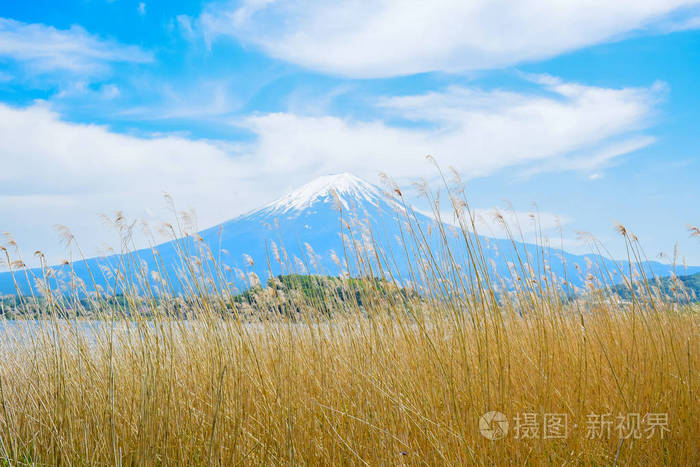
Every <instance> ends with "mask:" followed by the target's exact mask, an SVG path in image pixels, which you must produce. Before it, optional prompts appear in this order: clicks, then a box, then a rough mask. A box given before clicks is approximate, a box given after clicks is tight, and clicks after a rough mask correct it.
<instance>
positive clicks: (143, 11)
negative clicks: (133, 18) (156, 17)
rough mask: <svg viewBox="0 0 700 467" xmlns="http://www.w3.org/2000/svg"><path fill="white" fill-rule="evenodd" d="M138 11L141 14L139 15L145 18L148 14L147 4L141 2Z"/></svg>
mask: <svg viewBox="0 0 700 467" xmlns="http://www.w3.org/2000/svg"><path fill="white" fill-rule="evenodd" d="M137 11H138V12H139V15H141V16H144V15H145V14H146V4H145V3H144V2H139V6H138V8H137Z"/></svg>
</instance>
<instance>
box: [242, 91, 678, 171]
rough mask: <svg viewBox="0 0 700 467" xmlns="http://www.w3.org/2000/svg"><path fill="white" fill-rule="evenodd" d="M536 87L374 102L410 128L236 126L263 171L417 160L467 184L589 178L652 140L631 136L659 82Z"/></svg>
mask: <svg viewBox="0 0 700 467" xmlns="http://www.w3.org/2000/svg"><path fill="white" fill-rule="evenodd" d="M545 81H546V82H545V84H544V89H543V90H542V92H539V93H535V94H522V93H515V92H510V91H501V90H495V91H482V90H479V89H472V88H464V87H451V88H448V89H447V90H445V91H442V92H430V93H427V94H422V95H417V96H405V97H395V98H388V99H383V100H380V101H379V105H380V106H381V107H382V108H383V109H384V110H385V111H386V112H389V113H391V114H392V115H393V116H395V117H400V118H403V119H411V120H414V125H412V126H389V125H387V124H386V123H384V122H382V121H379V120H376V121H348V120H343V119H340V118H337V117H329V116H324V117H308V116H299V115H295V114H289V113H277V114H265V115H258V116H253V117H249V118H248V119H246V120H245V121H244V122H243V124H244V125H246V126H248V128H250V129H251V130H252V131H253V132H254V133H256V134H257V135H258V146H257V147H256V153H257V154H258V157H260V158H261V159H262V160H264V161H266V163H265V167H266V168H267V170H269V171H277V170H292V169H294V170H299V171H307V172H313V171H321V172H334V171H338V170H350V171H354V172H356V173H358V174H364V175H369V174H374V173H376V172H377V171H384V172H387V173H389V174H392V175H394V176H397V177H402V176H406V177H414V176H416V175H419V174H421V173H422V172H423V171H424V169H425V165H424V162H423V160H422V158H423V156H425V155H426V154H431V155H434V156H435V157H436V158H437V159H438V161H440V163H441V164H442V165H443V166H448V165H451V166H453V167H455V168H456V169H457V170H459V171H460V172H461V173H462V174H463V175H464V176H465V177H467V178H472V177H476V176H483V175H488V174H491V173H493V172H495V171H497V170H499V169H502V168H505V167H511V166H515V165H523V164H533V163H536V164H537V165H543V166H545V167H546V166H551V167H549V168H548V170H566V169H575V170H581V171H584V172H589V171H593V170H597V169H599V168H600V167H601V166H602V165H604V164H607V163H609V162H610V161H611V160H612V159H613V158H614V157H616V156H619V155H621V154H624V153H628V152H630V151H633V150H636V149H640V148H641V147H644V146H645V145H648V144H651V143H652V142H653V139H652V138H650V137H648V136H643V135H642V136H640V135H637V134H636V132H637V131H638V130H641V129H643V128H645V127H646V126H647V125H648V124H649V121H650V119H651V117H652V116H653V112H654V107H655V104H656V103H657V102H658V100H659V99H661V98H662V97H663V95H664V93H665V90H664V89H665V88H664V86H662V85H655V86H652V87H650V88H623V89H607V88H598V87H591V86H583V85H579V84H574V83H564V82H560V81H558V80H556V79H554V78H547V80H545ZM537 165H536V166H534V167H537ZM529 169H530V170H534V168H533V166H531V165H530V167H529Z"/></svg>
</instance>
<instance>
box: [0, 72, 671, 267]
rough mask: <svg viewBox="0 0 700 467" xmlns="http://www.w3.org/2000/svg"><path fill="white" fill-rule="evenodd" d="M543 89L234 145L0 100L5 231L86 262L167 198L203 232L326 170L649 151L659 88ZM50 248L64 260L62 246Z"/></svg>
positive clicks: (472, 168)
mask: <svg viewBox="0 0 700 467" xmlns="http://www.w3.org/2000/svg"><path fill="white" fill-rule="evenodd" d="M540 81H542V82H543V83H544V84H543V85H542V86H543V88H542V89H541V90H539V92H536V93H531V94H522V93H514V92H508V91H500V90H496V91H483V90H479V89H472V88H463V87H452V88H448V89H446V90H444V91H442V92H431V93H427V94H423V95H417V96H404V97H394V98H387V99H383V100H380V102H379V104H378V105H379V107H380V108H381V110H382V112H388V113H390V114H391V115H392V116H394V117H399V118H400V119H404V120H407V119H412V120H415V122H413V124H412V125H409V126H391V125H389V124H387V123H385V122H383V121H380V120H375V121H351V120H344V119H341V118H338V117H333V116H320V117H317V116H303V115H295V114H292V113H277V114H260V115H252V116H249V117H247V118H245V119H243V120H242V121H237V122H236V123H237V124H239V125H243V126H246V127H247V128H248V129H249V130H250V131H252V132H253V133H254V135H255V136H256V138H255V140H254V141H252V142H250V143H237V144H230V143H228V144H227V143H224V142H216V141H194V140H191V139H188V138H186V137H181V136H172V135H161V136H151V137H142V136H134V135H125V134H117V133H114V132H112V131H110V130H109V129H108V128H106V127H103V126H97V125H86V124H77V123H70V122H66V121H64V120H63V119H61V117H60V116H59V115H58V114H56V113H55V112H53V111H51V110H50V109H49V108H48V107H46V106H45V105H44V104H36V105H34V106H31V107H28V108H14V107H10V106H7V105H2V104H0V167H1V169H0V212H2V213H3V216H2V219H0V232H2V231H11V232H13V233H15V234H16V236H17V237H18V238H20V239H23V242H22V243H23V245H26V248H27V250H26V251H27V252H31V251H34V250H35V249H37V248H46V245H47V239H48V238H50V233H51V226H52V225H53V224H56V223H64V224H67V225H69V226H70V227H72V228H74V229H75V230H76V234H77V237H78V238H79V239H87V241H88V242H92V243H90V244H88V245H85V250H86V251H87V252H88V253H89V254H94V253H96V248H97V246H99V245H101V244H102V243H104V242H105V241H108V240H109V239H110V237H109V236H107V235H105V230H104V229H103V228H102V227H101V225H100V224H99V220H98V218H97V214H98V213H100V212H106V213H110V212H114V211H116V210H119V209H123V210H125V211H126V212H127V213H128V214H129V215H131V216H145V215H146V213H145V209H146V208H150V209H154V208H158V207H160V206H163V202H162V198H161V193H162V191H168V192H170V193H172V194H173V195H174V197H175V200H176V201H177V202H179V203H180V204H181V205H182V206H183V207H185V206H187V207H189V206H191V207H194V208H195V209H196V211H197V213H198V215H199V219H200V226H201V227H207V226H210V225H213V224H215V223H217V222H221V221H224V220H226V219H228V218H231V217H233V216H235V215H237V214H241V213H243V212H245V211H247V210H249V209H252V208H255V207H258V206H260V205H261V204H263V203H265V202H267V201H271V200H272V199H273V198H274V197H276V196H279V195H281V194H283V193H284V192H286V191H287V190H289V189H292V188H296V187H297V186H299V185H300V184H302V183H304V182H307V181H308V180H309V179H310V178H312V177H314V176H318V175H322V174H327V173H333V172H342V171H350V172H354V173H356V174H358V175H360V176H363V177H365V178H367V179H369V180H370V181H377V174H378V172H380V171H383V172H386V173H388V174H389V175H391V176H394V177H397V178H402V177H407V178H411V179H415V178H416V177H422V176H425V175H426V174H427V175H432V174H434V171H433V169H431V167H430V166H429V165H428V164H427V163H426V162H425V160H424V156H425V155H426V154H432V155H434V156H435V157H436V158H437V160H438V161H439V162H440V164H441V165H442V166H443V167H446V166H448V165H451V166H453V167H455V168H456V169H457V170H458V171H460V172H461V173H462V174H463V175H464V176H465V177H467V178H470V177H476V176H483V175H487V174H491V173H494V172H497V171H498V170H500V169H503V168H506V167H512V166H518V165H520V166H523V167H524V168H530V167H533V164H534V167H537V166H538V165H543V166H544V167H547V168H548V170H566V169H567V168H568V169H573V170H582V171H584V172H586V173H589V172H590V173H598V172H599V171H600V167H601V164H603V165H604V164H607V163H609V162H610V159H611V158H613V157H616V156H617V155H619V154H622V153H624V152H627V151H631V150H634V149H638V148H639V147H642V146H643V145H644V144H649V143H650V142H651V140H650V139H648V140H644V138H645V136H643V135H638V134H637V133H638V131H639V130H642V129H643V128H645V126H646V125H647V124H648V123H649V119H650V117H651V116H652V115H653V110H654V106H655V104H656V102H657V101H658V99H660V98H661V97H662V95H663V87H662V86H652V87H650V88H625V89H604V88H596V87H588V86H582V85H578V84H573V83H564V82H560V81H558V80H556V79H553V78H547V79H544V80H543V79H540ZM640 138H641V139H640ZM639 141H642V142H643V143H644V144H640V143H639ZM625 144H628V145H627V146H625ZM572 154H573V155H575V158H573V159H571V160H570V159H569V158H570V157H571V155H572ZM586 154H588V156H589V158H588V159H586ZM572 161H573V162H572ZM567 164H568V166H567ZM158 217H160V218H163V217H165V216H163V215H159V216H158ZM49 252H51V253H52V256H50V257H51V258H53V259H58V257H59V256H60V255H59V253H60V249H56V248H54V250H50V249H49ZM25 256H26V255H25Z"/></svg>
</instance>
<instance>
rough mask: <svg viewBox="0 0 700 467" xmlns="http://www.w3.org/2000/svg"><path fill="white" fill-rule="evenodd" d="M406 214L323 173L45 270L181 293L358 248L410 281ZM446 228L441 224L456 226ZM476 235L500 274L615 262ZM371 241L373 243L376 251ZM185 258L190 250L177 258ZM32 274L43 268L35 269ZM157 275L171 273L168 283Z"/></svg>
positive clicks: (10, 288) (436, 242)
mask: <svg viewBox="0 0 700 467" xmlns="http://www.w3.org/2000/svg"><path fill="white" fill-rule="evenodd" d="M407 214H409V213H407V212H406V211H405V209H404V208H403V207H402V206H401V205H400V204H399V203H398V202H397V201H396V200H395V199H393V198H392V197H390V196H387V195H386V194H385V193H384V192H383V191H382V190H381V189H380V188H378V187H376V186H374V185H371V184H369V183H367V182H365V181H364V180H361V179H359V178H358V177H355V176H354V175H351V174H347V173H345V174H339V175H329V176H324V177H320V178H317V179H315V180H313V181H311V182H310V183H308V184H306V185H304V186H302V187H300V188H299V189H297V190H294V191H293V192H291V193H289V194H287V195H286V196H283V197H282V198H280V199H278V200H277V201H275V202H273V203H270V204H268V205H266V206H263V207H262V208H260V209H258V210H255V211H252V212H249V213H247V214H244V215H242V216H239V217H236V218H234V219H232V220H230V221H227V222H224V223H222V224H220V225H217V226H214V227H212V228H209V229H206V230H203V231H201V232H199V235H198V236H199V238H197V236H189V237H187V238H182V239H179V240H177V241H171V242H166V243H163V244H161V245H158V246H156V247H155V248H154V249H152V250H151V249H146V250H140V251H137V252H134V253H133V254H131V256H129V259H130V261H127V263H128V265H129V266H128V267H125V266H123V265H121V266H120V264H123V263H124V261H123V260H124V257H121V256H119V255H112V256H109V257H105V258H92V259H89V260H87V261H84V262H83V261H79V262H75V263H73V264H72V265H70V266H67V265H64V266H58V267H55V268H54V269H55V270H56V278H53V279H51V281H53V282H51V284H52V288H55V287H56V286H57V285H58V280H57V278H60V277H61V276H63V277H64V282H66V283H70V279H65V278H66V277H67V276H68V275H69V274H68V273H69V271H70V269H71V268H72V270H73V271H74V272H75V275H77V277H79V278H80V279H81V280H82V281H84V282H85V283H86V284H90V285H88V286H87V288H88V290H92V289H94V286H93V285H91V284H94V283H96V284H97V285H98V286H99V287H101V288H102V289H104V290H114V284H115V283H117V282H118V281H116V279H115V276H114V271H115V270H116V269H121V274H123V275H124V276H126V277H137V276H139V275H142V276H145V277H148V279H147V280H145V279H144V280H142V281H141V282H142V287H152V288H157V289H159V291H162V290H163V289H166V290H169V291H171V292H174V293H182V292H186V291H191V289H192V288H193V287H200V286H199V285H193V284H192V283H190V282H188V277H189V278H191V277H192V276H201V277H209V278H212V279H214V280H215V282H216V286H217V287H221V286H222V284H227V283H230V284H233V285H234V286H235V288H237V289H239V290H241V289H244V288H246V287H248V286H249V285H250V284H251V281H252V283H255V282H256V281H260V282H262V283H264V282H265V281H266V280H267V279H268V277H270V276H276V275H279V274H291V273H301V274H305V273H318V274H325V275H339V274H341V273H343V272H347V270H348V269H350V273H351V274H352V273H355V274H356V273H358V271H357V266H358V264H357V260H356V254H357V252H358V251H360V252H362V251H365V252H367V251H369V252H370V255H369V259H368V260H364V261H363V263H362V267H372V268H374V269H373V271H372V273H374V274H379V273H378V271H377V270H376V255H380V257H382V258H383V259H382V260H383V261H388V262H390V263H391V266H392V267H391V269H392V274H393V275H394V277H395V278H398V279H401V280H402V281H403V282H407V281H409V280H415V279H416V276H415V271H416V270H420V267H419V263H420V261H424V260H426V258H423V259H422V260H419V259H418V257H417V254H416V251H415V245H412V244H411V242H410V235H409V233H410V232H409V231H407V230H406V222H405V218H406V215H407ZM410 215H411V216H414V217H413V221H414V224H415V226H420V229H421V230H420V232H418V233H417V235H419V236H421V238H422V241H424V242H425V243H426V244H428V245H430V248H434V251H435V252H436V253H440V252H444V245H443V244H442V243H441V239H440V229H439V226H438V224H437V223H436V222H435V221H434V220H432V219H431V218H429V217H427V216H425V215H423V214H420V213H413V212H411V213H410ZM402 219H403V220H402ZM444 227H445V230H447V231H451V230H454V229H453V228H450V227H449V226H444ZM473 238H474V237H473V236H472V239H473ZM402 239H403V240H402ZM480 240H481V241H482V244H483V246H484V255H485V257H486V258H487V260H488V262H489V263H490V264H489V265H488V268H489V269H490V270H491V271H492V272H495V273H496V275H497V276H499V277H507V276H509V271H510V269H509V268H512V265H510V266H509V264H508V262H509V261H513V262H515V258H517V257H518V256H520V257H521V258H523V259H527V258H530V259H532V258H537V257H539V256H541V255H542V254H544V256H545V257H547V258H548V262H547V266H548V267H549V268H550V270H551V272H552V273H555V274H556V275H557V276H558V277H560V278H563V277H567V278H568V281H569V283H570V284H573V285H575V286H582V285H583V284H584V282H585V280H586V279H585V278H586V275H587V273H588V272H589V270H590V268H591V265H598V266H600V267H603V268H608V269H610V270H613V271H614V270H616V269H618V268H619V265H618V264H616V263H615V262H613V261H612V260H609V259H606V258H602V257H600V256H596V255H572V254H569V253H566V252H563V251H560V250H557V249H553V248H544V249H540V248H539V247H537V246H535V245H531V244H524V243H518V242H516V243H515V244H514V243H512V242H511V241H510V240H503V239H494V238H487V237H480ZM447 243H448V244H449V248H450V249H452V251H455V252H457V251H462V252H463V251H464V241H463V239H460V236H459V235H454V236H453V235H449V238H448V240H447ZM357 245H359V246H357ZM356 246H357V247H356ZM375 246H376V247H378V248H376V251H375V248H374V247H375ZM382 255H385V256H386V257H383V256H382ZM183 258H189V259H185V260H184V261H183ZM207 258H210V259H213V260H215V261H216V263H217V264H218V265H220V266H221V273H220V274H211V267H212V266H213V263H212V262H211V261H207ZM346 258H347V260H346ZM372 258H375V260H373V259H372ZM465 258H466V256H465ZM134 260H136V261H134ZM373 261H374V264H372V262H373ZM464 267H465V268H466V267H467V265H466V264H465V265H464ZM647 267H648V268H649V269H650V270H651V271H653V273H654V274H656V275H659V276H666V275H669V274H670V273H671V268H670V267H669V266H667V265H663V264H661V263H656V262H649V263H647ZM698 271H700V268H689V270H688V272H689V273H693V272H698ZM153 272H157V274H154V273H153ZM32 273H33V274H36V275H38V276H41V274H40V272H39V271H36V270H34V271H32ZM365 273H368V272H367V271H365ZM27 275H29V280H28V279H27ZM213 276H216V277H213ZM159 278H167V282H168V285H165V284H164V283H162V282H161V280H160V279H159ZM613 280H615V279H614V278H613ZM15 282H16V283H17V285H18V286H19V288H20V289H21V290H22V291H23V293H29V292H30V284H32V286H33V285H34V284H33V282H34V281H33V280H32V279H31V273H29V274H26V273H25V272H20V273H16V274H15V276H14V278H13V277H12V276H11V275H10V274H9V273H2V274H0V295H3V294H7V295H9V294H14V293H15ZM64 285H65V284H64ZM212 286H214V285H212ZM203 287H205V288H206V287H207V285H203Z"/></svg>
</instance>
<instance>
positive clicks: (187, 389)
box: [0, 206, 700, 466]
mask: <svg viewBox="0 0 700 467" xmlns="http://www.w3.org/2000/svg"><path fill="white" fill-rule="evenodd" d="M459 209H461V210H463V211H467V214H466V215H464V214H462V215H463V218H466V219H467V220H468V219H469V217H468V210H467V209H466V207H465V206H460V207H459ZM621 233H622V234H623V239H624V241H625V242H627V244H628V245H629V248H630V251H631V252H632V255H636V254H637V253H635V252H639V250H638V247H637V246H636V242H635V240H634V239H633V238H632V237H631V235H630V234H628V233H627V232H626V231H624V230H622V231H621ZM412 238H420V236H419V235H415V236H414V237H412ZM416 241H419V240H416ZM464 241H465V242H466V251H469V252H472V253H473V255H470V257H471V258H472V259H471V263H469V262H467V264H468V266H469V267H466V268H460V267H458V263H459V262H460V260H458V259H457V258H456V257H453V256H450V255H449V254H446V252H445V251H442V252H440V253H439V256H440V257H441V258H442V260H440V261H435V262H432V263H431V262H430V261H427V262H423V263H421V266H420V267H421V268H423V270H422V271H421V277H422V278H423V279H422V284H423V286H424V288H423V289H422V290H423V291H424V292H423V293H420V294H418V293H416V294H413V293H409V294H405V293H401V291H400V290H399V288H398V286H395V285H393V284H392V281H391V280H390V279H387V278H386V277H385V281H373V280H369V279H368V278H369V277H371V276H376V271H375V272H374V274H370V273H366V274H365V277H366V278H367V279H366V280H359V281H358V280H355V281H353V280H350V279H347V278H344V279H339V281H340V282H341V283H342V284H343V285H342V287H347V288H348V289H352V290H354V291H356V292H357V293H358V294H359V295H358V296H361V298H362V300H361V304H359V303H358V302H357V301H354V300H349V301H338V300H337V299H335V298H334V297H335V295H334V293H335V291H336V288H335V287H336V285H337V283H334V284H335V285H334V286H333V287H328V290H325V291H324V290H320V291H316V292H314V293H313V294H311V295H309V294H302V293H299V292H298V290H287V291H286V293H285V291H284V290H282V289H279V290H277V289H274V290H273V289H272V288H267V289H265V290H263V291H260V292H259V293H258V294H256V295H255V296H254V297H253V298H252V299H251V300H250V301H249V302H246V303H239V302H235V301H233V300H231V297H230V295H228V294H227V293H225V292H224V291H220V293H218V294H211V293H203V292H201V291H199V292H192V294H191V296H190V297H189V299H188V300H187V301H186V302H182V303H186V305H187V307H188V308H189V309H188V319H186V320H183V319H177V318H176V317H174V316H172V315H171V314H169V313H167V311H166V308H167V307H165V306H164V305H163V303H164V302H162V301H157V300H153V299H152V298H153V297H150V298H151V299H150V300H149V297H146V298H143V297H138V296H135V295H128V294H127V297H126V304H124V305H120V307H123V308H124V309H130V310H135V309H147V310H148V314H147V315H145V314H144V315H143V316H142V315H140V314H138V313H133V312H132V313H131V314H129V315H128V316H125V315H124V313H122V312H121V311H123V310H122V309H118V307H114V306H112V307H106V306H105V307H102V308H101V306H100V304H99V303H97V301H98V300H99V299H97V298H95V300H96V305H95V308H96V309H97V310H98V311H95V312H94V313H93V315H92V316H90V317H89V318H86V317H76V316H74V314H75V311H76V310H75V306H71V305H70V303H71V302H70V300H69V299H63V298H61V297H58V296H53V295H52V294H51V293H50V292H49V293H48V294H47V299H46V300H45V302H44V303H45V306H46V310H44V311H43V315H42V316H43V317H42V318H41V319H38V320H21V319H20V320H17V321H10V320H5V321H3V322H2V325H3V326H4V331H3V334H2V335H3V340H2V344H1V345H0V361H1V362H2V363H1V364H0V457H1V458H2V459H3V460H4V462H5V464H8V465H10V464H11V465H22V464H32V465H59V464H60V465H249V464H250V465H255V464H265V465H281V464H287V465H404V464H405V465H418V464H421V465H613V464H617V465H650V466H652V465H654V466H655V465H674V466H675V465H688V466H692V465H700V448H699V446H700V444H699V443H700V416H699V415H700V414H698V411H699V410H700V404H698V401H699V400H700V397H699V395H700V338H699V336H700V316H699V315H698V311H697V309H696V308H693V305H690V304H682V303H680V304H679V303H674V302H673V301H671V300H669V299H668V298H665V297H662V296H660V295H659V294H656V293H654V291H652V290H648V289H646V291H645V292H642V293H640V294H639V295H638V296H637V297H636V298H633V299H632V300H621V299H615V298H614V297H612V296H610V295H606V294H605V293H603V292H601V291H600V289H598V288H596V287H595V286H593V285H592V286H591V288H590V290H589V292H588V293H585V294H583V295H581V296H579V297H578V298H575V299H570V298H567V297H566V296H565V294H563V293H562V291H561V290H559V289H558V288H557V287H555V285H554V284H553V282H552V281H551V280H550V278H548V277H547V275H546V274H545V275H537V273H535V272H533V271H536V270H537V269H538V268H537V267H536V265H534V264H533V265H531V266H532V267H527V266H528V265H527V264H523V262H520V264H519V266H518V267H517V269H518V271H520V273H519V274H520V275H519V278H518V280H517V281H516V285H515V287H514V288H513V289H512V290H511V291H510V292H509V293H506V294H498V293H497V292H496V290H497V287H496V283H497V282H498V279H497V278H491V277H489V276H488V275H487V274H486V269H485V267H484V264H485V261H484V260H483V258H480V257H479V254H480V253H479V252H480V248H479V245H478V242H476V243H474V240H473V237H468V236H465V237H464ZM421 251H423V250H421ZM447 253H449V252H447ZM436 256H438V255H437V254H436ZM353 261H355V262H356V263H357V264H358V265H362V264H365V265H367V264H370V263H371V261H372V259H371V258H370V257H369V256H366V257H363V256H362V255H356V256H355V257H354V258H353ZM525 263H527V261H525ZM535 276H536V277H535ZM641 277H642V279H641V280H642V281H644V276H643V275H641ZM474 278H476V280H474ZM200 280H201V281H206V278H192V281H193V283H196V282H197V281H200ZM469 283H471V286H467V285H466V284H469ZM592 284H593V283H592ZM195 289H196V288H195ZM193 290H194V289H193ZM197 290H199V289H197ZM426 290H427V291H429V292H425V291H426ZM172 300H176V299H175V298H172ZM321 309H323V310H326V311H324V312H320V311H319V310H321ZM222 310H226V311H222ZM328 310H330V312H329V311H328ZM87 327H93V328H96V329H95V330H93V331H91V332H87V331H86V328H87ZM490 411H498V412H501V413H503V414H504V415H505V416H506V417H507V420H508V422H509V423H508V425H509V426H508V430H507V432H506V433H499V432H493V431H487V432H486V433H487V434H489V433H496V435H497V437H498V438H500V439H494V440H492V439H488V438H487V437H485V436H484V434H483V433H482V431H481V430H480V424H479V421H480V417H481V416H482V415H483V414H485V413H487V412H490ZM636 414H638V415H639V419H637V418H636ZM564 417H565V418H564ZM545 420H548V422H547V423H549V422H552V421H555V422H556V421H557V420H558V421H559V422H562V421H563V422H564V427H563V428H564V429H563V431H562V426H561V423H559V425H557V424H556V423H554V422H553V424H552V425H548V424H547V423H545ZM637 422H638V423H637ZM482 428H483V426H482ZM501 435H502V436H501Z"/></svg>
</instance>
